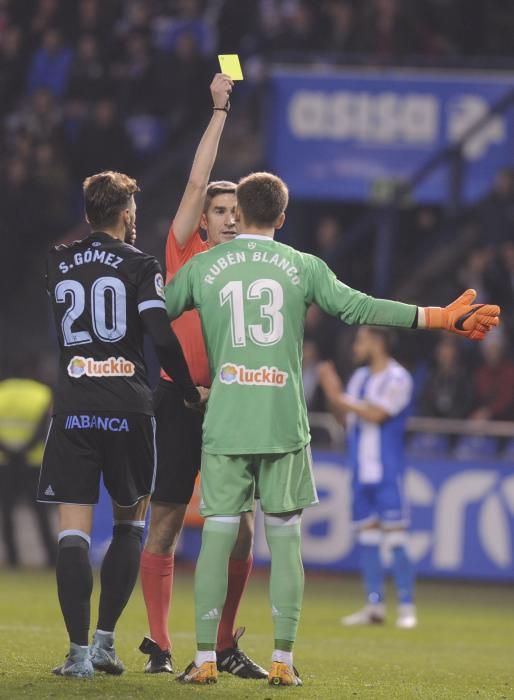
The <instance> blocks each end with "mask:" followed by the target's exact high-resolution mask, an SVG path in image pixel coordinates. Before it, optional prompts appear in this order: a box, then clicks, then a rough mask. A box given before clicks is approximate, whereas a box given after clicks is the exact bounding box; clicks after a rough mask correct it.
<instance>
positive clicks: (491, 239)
mask: <svg viewBox="0 0 514 700" xmlns="http://www.w3.org/2000/svg"><path fill="white" fill-rule="evenodd" d="M479 218H480V223H481V226H482V241H483V244H484V245H487V246H495V245H501V244H502V243H504V242H505V241H508V240H509V239H511V238H512V233H513V231H514V172H513V171H512V170H507V169H504V170H500V171H499V172H498V173H497V175H496V177H495V180H494V186H493V189H492V191H491V192H490V193H489V194H488V195H487V197H486V198H485V199H484V200H483V202H482V204H481V205H480V207H479Z"/></svg>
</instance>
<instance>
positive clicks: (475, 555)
mask: <svg viewBox="0 0 514 700" xmlns="http://www.w3.org/2000/svg"><path fill="white" fill-rule="evenodd" d="M313 457H314V471H315V477H316V482H317V485H318V490H319V495H320V504H319V505H318V506H316V507H313V508H310V509H308V510H306V511H305V513H304V517H303V556H304V562H305V566H306V567H307V568H309V569H316V570H320V571H355V570H356V569H357V552H356V547H355V539H354V534H353V532H352V528H351V522H350V519H351V508H350V506H351V491H350V484H351V472H350V469H349V467H348V464H347V462H346V461H345V458H344V456H342V455H340V454H338V453H335V452H327V451H320V450H314V451H313ZM406 492H407V496H408V500H409V502H410V511H411V535H410V549H411V554H412V557H413V559H414V561H415V563H416V569H417V572H418V574H420V575H422V576H427V577H441V578H449V577H454V578H469V579H477V580H479V579H482V580H491V581H514V464H512V462H503V463H502V462H499V461H492V460H491V461H490V460H485V459H483V460H474V461H473V460H468V461H461V460H455V459H438V460H433V459H419V458H418V459H410V460H409V467H408V471H407V475H406ZM111 517H112V516H111V509H110V503H109V500H108V499H107V498H106V495H105V493H104V494H103V495H102V500H101V503H100V506H99V509H98V512H97V515H96V517H95V528H94V531H93V556H94V557H95V558H96V559H97V561H98V560H99V558H100V557H101V554H102V552H103V551H104V550H105V547H106V544H107V543H108V540H109V539H110V536H111V527H112V520H111ZM199 544H200V530H199V529H197V528H196V529H195V528H186V529H185V530H184V534H183V536H182V540H181V544H180V549H179V552H178V555H179V556H180V557H182V558H183V559H184V560H191V561H194V560H195V559H196V557H197V555H198V551H199ZM383 555H384V559H385V561H386V562H387V560H388V552H387V551H384V552H383ZM255 561H256V563H257V564H267V563H268V561H269V557H268V552H267V547H266V541H265V537H264V531H263V527H262V517H259V518H258V522H257V531H256V538H255Z"/></svg>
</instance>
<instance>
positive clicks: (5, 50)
mask: <svg viewBox="0 0 514 700" xmlns="http://www.w3.org/2000/svg"><path fill="white" fill-rule="evenodd" d="M26 65H27V57H26V55H25V51H24V47H23V38H22V34H21V30H20V28H19V27H15V26H8V27H6V28H5V29H4V30H2V32H1V33H0V105H1V109H2V111H4V112H7V111H8V110H10V109H12V108H13V107H14V101H15V99H16V98H17V97H18V96H19V95H20V93H21V92H22V90H23V84H24V77H25V71H26Z"/></svg>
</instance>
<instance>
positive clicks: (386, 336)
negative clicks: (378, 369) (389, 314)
mask: <svg viewBox="0 0 514 700" xmlns="http://www.w3.org/2000/svg"><path fill="white" fill-rule="evenodd" d="M366 330H367V331H369V332H370V333H372V334H373V335H375V336H377V338H380V339H381V341H382V343H383V346H384V350H385V351H386V353H387V354H388V355H390V354H391V352H392V351H393V348H394V346H395V343H396V335H395V333H394V331H393V330H391V328H385V327H384V326H366Z"/></svg>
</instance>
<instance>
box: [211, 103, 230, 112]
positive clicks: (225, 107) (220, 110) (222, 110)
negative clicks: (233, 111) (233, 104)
mask: <svg viewBox="0 0 514 700" xmlns="http://www.w3.org/2000/svg"><path fill="white" fill-rule="evenodd" d="M229 110H230V100H227V104H226V105H225V106H224V107H213V108H212V111H213V112H225V114H228V112H229Z"/></svg>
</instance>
